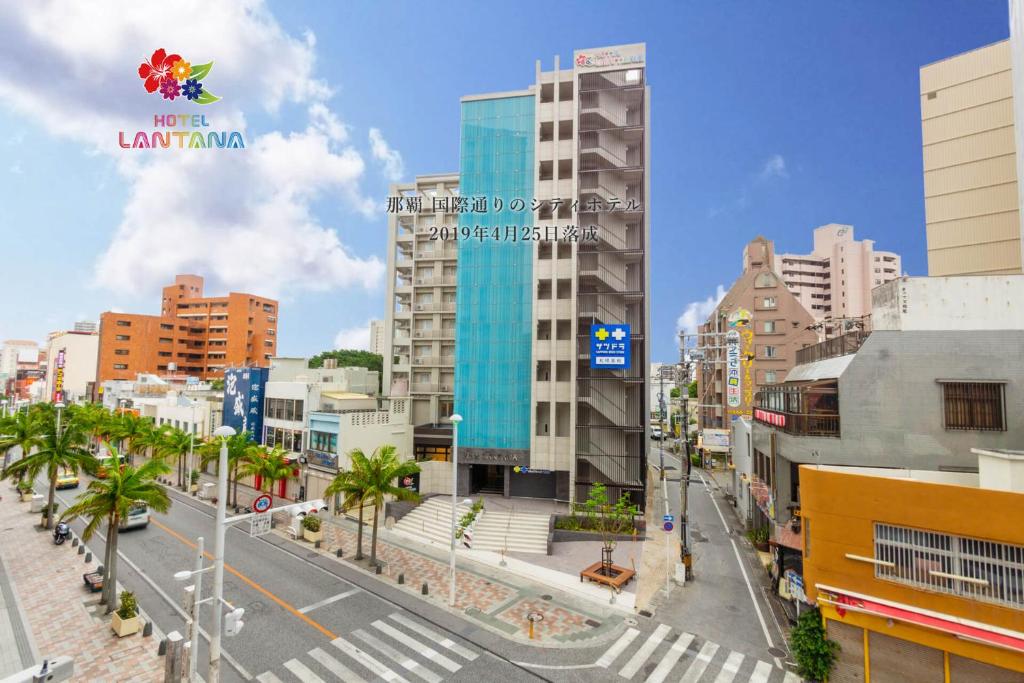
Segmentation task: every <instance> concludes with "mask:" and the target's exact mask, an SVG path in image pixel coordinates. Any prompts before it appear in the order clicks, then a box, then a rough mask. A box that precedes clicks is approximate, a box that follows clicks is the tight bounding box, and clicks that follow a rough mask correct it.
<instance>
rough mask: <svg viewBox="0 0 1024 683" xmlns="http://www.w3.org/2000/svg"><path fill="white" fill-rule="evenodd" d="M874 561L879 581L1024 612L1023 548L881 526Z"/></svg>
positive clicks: (877, 527)
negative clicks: (1023, 610) (907, 585)
mask: <svg viewBox="0 0 1024 683" xmlns="http://www.w3.org/2000/svg"><path fill="white" fill-rule="evenodd" d="M805 533H806V532H805ZM874 559H875V560H876V561H877V562H878V564H876V565H875V576H876V577H877V578H880V579H886V580H888V581H895V582H897V583H903V584H909V585H911V586H917V587H920V588H924V589H926V590H930V591H937V592H940V593H948V594H951V595H959V596H962V597H965V598H968V599H972V600H980V601H982V602H991V603H996V604H999V605H1006V606H1008V607H1012V608H1014V609H1024V590H1022V586H1024V546H1019V545H1011V544H1009V543H997V542H994V541H983V540H980V539H977V538H969V537H966V536H954V535H952V534H943V533H938V532H935V531H924V530H921V529H912V528H909V527H902V526H894V525H891V524H881V523H876V524H875V558H874Z"/></svg>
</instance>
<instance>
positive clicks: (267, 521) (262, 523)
mask: <svg viewBox="0 0 1024 683" xmlns="http://www.w3.org/2000/svg"><path fill="white" fill-rule="evenodd" d="M273 527H274V513H272V512H257V513H256V514H254V515H253V516H252V517H250V518H249V535H250V536H252V537H253V538H255V537H257V536H265V535H266V534H269V533H270V530H271V529H272V528H273Z"/></svg>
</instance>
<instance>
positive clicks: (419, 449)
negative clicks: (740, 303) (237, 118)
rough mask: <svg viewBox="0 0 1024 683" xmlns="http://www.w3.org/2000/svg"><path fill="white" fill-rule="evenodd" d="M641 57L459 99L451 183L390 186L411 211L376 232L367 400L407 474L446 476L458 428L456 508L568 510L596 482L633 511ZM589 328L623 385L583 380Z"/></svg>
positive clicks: (640, 326) (642, 275) (614, 55)
mask: <svg viewBox="0 0 1024 683" xmlns="http://www.w3.org/2000/svg"><path fill="white" fill-rule="evenodd" d="M644 50H645V46H644V45H643V44H633V45H620V46H614V47H607V48H598V49H593V50H577V51H576V52H575V53H574V55H573V63H572V65H571V68H568V69H562V68H560V65H559V59H558V57H557V56H556V57H555V63H554V70H552V71H542V70H541V66H540V62H539V61H538V62H537V65H536V72H535V82H534V84H533V85H530V86H529V87H527V88H526V89H524V90H517V91H506V92H498V93H491V94H485V95H469V96H466V97H463V98H462V125H461V136H460V137H461V139H460V151H461V153H460V172H459V173H458V175H430V176H420V177H418V178H417V179H416V181H415V182H414V183H411V184H407V185H396V186H394V187H393V188H392V195H394V196H404V197H405V198H410V197H420V198H421V199H422V208H421V210H419V211H402V212H399V213H395V214H392V215H391V217H390V251H389V255H388V267H389V273H390V275H391V277H390V278H389V284H388V306H387V308H388V316H387V322H386V335H387V337H388V340H389V345H390V351H389V353H387V354H386V356H385V365H384V380H385V387H386V389H385V391H389V392H390V394H391V395H392V396H404V395H408V396H411V398H412V413H413V414H412V417H413V422H414V424H415V425H416V430H415V436H414V444H415V450H416V457H417V459H419V460H421V461H424V462H426V461H430V460H433V461H437V464H440V463H447V462H449V461H450V457H451V456H450V453H451V443H452V431H451V423H450V422H449V421H448V419H447V418H448V416H450V415H451V414H452V413H453V412H458V413H459V414H460V415H462V417H463V422H462V424H461V425H460V427H459V470H460V471H459V489H460V490H459V495H468V494H470V493H475V492H478V491H485V492H499V493H503V494H504V495H507V496H529V497H544V498H555V499H559V500H569V499H576V500H582V499H585V498H586V495H587V493H588V491H589V489H590V486H591V485H592V484H594V483H599V482H600V483H603V484H605V485H606V486H607V487H608V489H609V496H610V497H617V496H618V495H620V493H623V492H625V493H628V494H629V495H631V496H633V498H634V500H635V502H637V503H640V504H642V502H643V492H644V476H645V472H646V443H647V439H646V430H647V419H646V418H647V415H648V410H649V407H648V405H647V402H648V395H649V391H648V388H647V383H648V381H649V378H648V377H647V375H648V373H647V365H648V360H649V352H648V340H649V315H648V306H649V302H648V299H647V290H648V278H649V267H648V263H649V258H648V253H647V245H648V242H649V240H648V235H649V224H648V222H649V217H648V213H647V210H646V209H647V201H648V197H649V191H648V187H649V179H648V175H647V159H648V158H649V136H648V126H649V118H650V115H649V90H648V87H647V81H646V64H645V61H644ZM457 197H461V198H463V199H462V202H463V206H462V207H460V208H461V211H455V210H454V206H453V204H454V203H455V202H454V200H455V198H457ZM481 197H483V198H486V207H483V206H481V205H478V204H476V203H475V202H474V199H475V198H481ZM495 200H500V202H499V201H495ZM515 200H520V201H515ZM471 209H472V210H471ZM478 226H486V227H487V228H489V230H488V231H487V236H486V237H483V238H481V237H479V235H478V232H477V230H476V228H477V227H478ZM509 226H510V227H512V228H513V229H512V230H507V229H506V228H507V227H509ZM591 226H593V230H590V228H591ZM572 227H577V228H578V230H577V231H576V232H575V233H573V230H572V229H571V228H572ZM445 228H447V237H448V238H449V239H447V240H432V239H431V237H434V236H443V234H442V233H443V232H444V229H445ZM494 228H498V231H497V233H495V232H494ZM435 229H437V230H438V234H432V233H433V232H434V230H435ZM456 231H457V235H456ZM512 233H516V234H517V239H516V240H513V239H512V238H511V235H512ZM495 234H497V235H498V238H497V239H495ZM524 234H526V235H529V236H531V238H530V239H527V240H525V241H524V240H522V237H523V235H524ZM467 235H468V236H470V237H469V238H468V239H467V238H466V236H467ZM535 235H536V236H539V239H538V238H537V237H534V236H535ZM549 236H551V237H552V239H548V237H549ZM595 323H596V324H629V325H630V335H631V340H630V342H631V344H630V346H631V355H630V358H629V361H630V365H629V368H628V369H620V370H612V369H604V368H602V369H592V368H591V367H590V331H591V325H592V324H595ZM448 472H449V475H450V470H448ZM449 478H450V476H449ZM438 481H440V478H439V479H438ZM428 488H429V487H428ZM439 492H440V491H439Z"/></svg>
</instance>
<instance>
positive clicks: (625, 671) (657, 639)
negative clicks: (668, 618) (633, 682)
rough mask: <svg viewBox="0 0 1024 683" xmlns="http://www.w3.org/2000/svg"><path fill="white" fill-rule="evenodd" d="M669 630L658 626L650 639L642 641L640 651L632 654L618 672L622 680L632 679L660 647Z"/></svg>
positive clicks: (663, 626) (666, 627)
mask: <svg viewBox="0 0 1024 683" xmlns="http://www.w3.org/2000/svg"><path fill="white" fill-rule="evenodd" d="M671 630H672V628H671V627H670V626H666V625H665V624H661V625H660V626H658V628H657V629H655V631H654V633H652V634H651V635H650V637H648V638H647V640H646V641H644V644H643V645H641V646H640V649H639V650H637V651H636V652H635V653H634V654H633V656H632V657H631V658H630V660H629V661H628V662H626V666H624V667H622V670H621V671H619V675H620V676H622V677H623V678H632V677H633V676H634V674H636V672H637V671H639V670H640V667H641V666H643V665H644V662H646V661H647V658H648V657H650V656H651V653H652V652H654V650H655V648H657V647H658V646H659V645H661V641H663V640H665V636H667V635H668V634H669V632H670V631H671Z"/></svg>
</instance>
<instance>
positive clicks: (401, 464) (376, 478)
mask: <svg viewBox="0 0 1024 683" xmlns="http://www.w3.org/2000/svg"><path fill="white" fill-rule="evenodd" d="M419 471H420V466H419V465H417V464H416V462H415V461H413V460H402V459H400V458H399V457H398V449H396V448H395V447H394V446H391V445H384V446H380V447H379V448H377V449H376V450H374V451H373V455H371V456H370V461H369V463H368V467H366V468H365V469H364V470H362V473H363V481H362V485H363V492H364V498H365V500H367V501H369V503H370V505H372V506H373V534H372V535H371V537H370V565H371V566H376V564H377V519H378V517H379V514H380V509H381V508H382V507H384V500H385V498H387V497H388V496H391V497H394V498H396V499H398V500H418V499H419V497H420V496H419V494H418V493H416V492H415V491H410V490H409V489H406V488H402V487H401V486H399V485H397V482H400V481H401V480H402V479H403V478H404V477H408V476H411V475H413V474H416V473H417V472H419Z"/></svg>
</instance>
